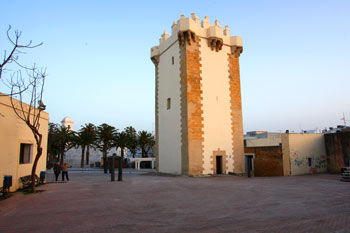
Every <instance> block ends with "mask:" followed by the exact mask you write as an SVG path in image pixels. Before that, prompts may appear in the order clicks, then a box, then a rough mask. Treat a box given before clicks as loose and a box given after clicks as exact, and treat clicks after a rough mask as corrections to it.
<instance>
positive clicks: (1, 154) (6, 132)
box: [0, 93, 49, 191]
mask: <svg viewBox="0 0 350 233" xmlns="http://www.w3.org/2000/svg"><path fill="white" fill-rule="evenodd" d="M0 94H2V93H0ZM14 102H15V103H16V104H19V103H20V101H18V100H14ZM22 104H23V106H24V109H26V108H27V106H28V105H27V104H25V103H22ZM48 124H49V114H48V113H47V112H41V115H40V128H39V132H40V133H41V134H42V135H43V139H42V144H41V145H42V149H43V152H42V155H41V156H40V159H39V162H38V165H37V168H36V174H37V175H38V176H40V171H45V170H46V158H47V135H48ZM35 155H36V142H35V139H34V136H33V133H32V131H31V130H30V129H29V128H28V126H27V125H26V124H25V123H24V122H23V121H22V120H21V119H19V118H18V117H17V115H16V114H15V113H14V110H13V109H12V106H11V100H10V97H8V96H1V97H0V178H1V180H0V182H1V184H0V186H2V182H3V178H4V176H7V175H10V176H12V187H11V189H10V191H16V190H17V189H18V188H21V187H22V183H21V181H20V177H23V176H28V175H31V172H32V167H33V162H34V159H35Z"/></svg>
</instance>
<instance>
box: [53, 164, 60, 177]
mask: <svg viewBox="0 0 350 233" xmlns="http://www.w3.org/2000/svg"><path fill="white" fill-rule="evenodd" d="M53 172H54V173H55V176H56V181H57V180H58V176H59V175H60V173H61V164H60V162H57V163H56V164H55V165H54V166H53Z"/></svg>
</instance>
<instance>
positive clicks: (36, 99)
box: [10, 66, 46, 192]
mask: <svg viewBox="0 0 350 233" xmlns="http://www.w3.org/2000/svg"><path fill="white" fill-rule="evenodd" d="M17 74H18V76H17V79H16V80H13V79H12V80H11V82H10V85H11V105H12V108H13V110H14V112H15V114H16V115H17V116H18V117H19V118H20V119H21V120H22V121H24V122H25V124H26V125H27V126H28V127H29V129H30V130H31V131H32V133H33V136H34V138H35V142H36V156H35V159H34V163H33V167H32V173H31V176H32V183H31V189H32V192H35V173H36V167H37V164H38V161H39V159H40V156H41V155H42V151H43V148H42V138H43V135H42V134H41V133H40V131H39V129H40V115H41V112H42V111H44V110H45V108H46V106H45V105H44V103H43V101H42V98H43V91H44V84H45V78H46V71H45V70H39V69H37V68H36V67H35V66H33V67H32V68H30V70H27V77H28V78H26V79H23V78H22V75H21V73H20V72H19V73H17ZM25 94H29V96H28V99H29V104H24V98H26V97H25V96H24V95H25ZM13 97H18V100H19V101H15V100H14V99H13Z"/></svg>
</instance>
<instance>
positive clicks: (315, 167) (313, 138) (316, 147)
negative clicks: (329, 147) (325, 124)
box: [289, 134, 327, 176]
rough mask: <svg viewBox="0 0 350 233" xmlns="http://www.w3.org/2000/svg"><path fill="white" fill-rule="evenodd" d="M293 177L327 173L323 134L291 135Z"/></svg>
mask: <svg viewBox="0 0 350 233" xmlns="http://www.w3.org/2000/svg"><path fill="white" fill-rule="evenodd" d="M289 149H290V165H291V175H292V176H293V175H302V174H310V173H311V174H314V173H323V172H327V156H326V150H325V142H324V136H323V134H290V135H289Z"/></svg>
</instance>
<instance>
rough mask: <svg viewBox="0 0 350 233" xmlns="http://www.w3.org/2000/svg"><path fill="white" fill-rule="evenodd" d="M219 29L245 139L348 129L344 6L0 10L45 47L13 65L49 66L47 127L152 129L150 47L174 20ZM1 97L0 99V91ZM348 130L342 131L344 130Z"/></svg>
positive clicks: (46, 4)
mask: <svg viewBox="0 0 350 233" xmlns="http://www.w3.org/2000/svg"><path fill="white" fill-rule="evenodd" d="M192 12H195V13H196V14H197V16H198V17H199V18H200V19H203V18H204V16H206V15H208V16H209V19H210V22H211V23H213V22H214V21H215V19H219V20H220V24H221V25H229V27H230V30H231V35H239V36H241V37H242V38H243V46H244V51H243V54H242V55H241V58H240V65H241V89H242V101H243V122H244V131H252V130H269V131H277V132H279V131H280V130H283V131H284V130H286V129H290V130H295V131H298V132H299V131H300V130H301V129H314V128H321V129H323V128H324V127H329V126H335V125H338V124H341V123H342V121H341V120H340V118H341V117H342V114H343V112H344V113H345V116H346V117H347V118H348V119H349V120H350V109H349V108H350V94H349V87H350V77H349V76H350V75H349V67H350V43H349V41H350V30H349V29H350V14H349V12H350V2H349V1H216V2H215V1H214V2H213V1H181V0H179V1H175V2H174V1H172V2H170V1H17V0H13V1H4V0H3V1H2V2H1V14H0V52H3V51H4V50H5V49H9V48H10V47H9V44H8V43H7V41H6V37H5V35H6V34H5V33H6V30H7V28H8V25H9V24H11V25H12V28H14V29H19V30H21V31H22V35H23V36H22V38H21V39H22V41H28V40H33V42H34V43H35V42H37V43H39V42H43V43H44V45H43V46H41V47H40V48H37V49H34V50H30V51H29V52H28V54H25V55H23V56H22V57H21V59H22V60H23V62H25V63H27V64H31V63H33V62H35V63H36V64H37V65H38V66H43V67H47V73H48V77H47V81H46V87H45V96H44V102H45V104H46V105H47V110H48V112H49V113H50V120H51V122H56V123H58V122H60V121H61V120H62V119H63V118H64V117H65V116H70V117H71V118H72V119H73V120H74V122H75V127H74V128H75V129H78V128H79V126H80V125H82V124H85V123H88V122H91V123H94V124H97V125H98V124H101V123H108V124H111V125H114V126H116V127H117V128H119V129H123V128H124V127H126V126H128V125H132V126H134V127H135V128H136V129H137V130H141V129H145V130H149V131H152V130H154V66H153V64H152V62H151V61H150V58H149V56H150V48H151V47H152V46H155V45H157V44H158V40H159V37H160V35H161V34H162V33H163V31H164V30H165V29H166V30H168V32H170V31H171V30H170V28H171V25H172V22H173V21H174V20H177V19H178V18H179V17H180V15H181V14H184V15H185V16H186V17H189V16H190V14H191V13H192ZM0 91H5V90H4V88H3V87H0ZM349 124H350V122H349Z"/></svg>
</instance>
